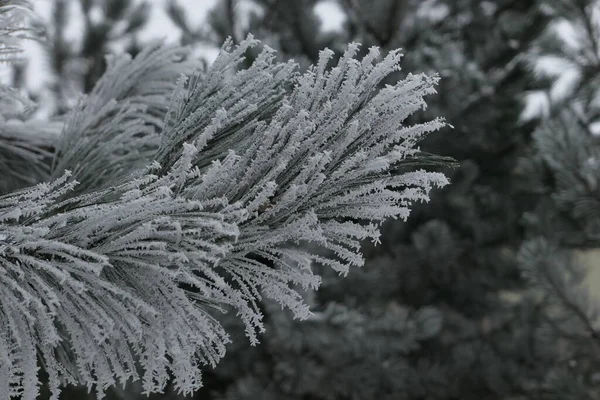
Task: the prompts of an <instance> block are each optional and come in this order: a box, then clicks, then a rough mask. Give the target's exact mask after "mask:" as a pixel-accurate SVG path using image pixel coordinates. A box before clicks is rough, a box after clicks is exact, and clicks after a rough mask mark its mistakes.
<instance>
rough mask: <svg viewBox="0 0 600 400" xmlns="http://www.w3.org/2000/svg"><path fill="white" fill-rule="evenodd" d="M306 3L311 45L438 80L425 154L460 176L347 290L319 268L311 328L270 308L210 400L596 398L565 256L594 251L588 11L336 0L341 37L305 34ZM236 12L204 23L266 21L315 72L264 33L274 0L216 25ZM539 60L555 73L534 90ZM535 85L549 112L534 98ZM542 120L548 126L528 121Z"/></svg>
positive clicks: (396, 230) (581, 299) (504, 1)
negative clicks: (439, 125) (365, 54)
mask: <svg viewBox="0 0 600 400" xmlns="http://www.w3.org/2000/svg"><path fill="white" fill-rule="evenodd" d="M224 3H228V4H227V6H226V5H225V4H224ZM239 3H241V2H238V4H239ZM300 3H303V4H304V8H303V11H302V12H293V13H291V14H292V15H293V18H296V19H298V20H299V22H297V24H298V25H300V26H303V25H304V26H311V27H312V29H311V31H312V32H313V34H312V38H313V40H315V41H317V42H318V41H319V40H324V39H323V38H327V40H329V41H330V43H340V42H344V41H349V40H357V41H360V42H362V43H363V44H365V46H364V47H363V49H365V48H368V47H369V46H370V45H377V46H380V47H381V48H382V49H383V50H384V51H386V50H391V49H395V48H403V49H404V51H406V57H405V59H404V64H403V65H404V66H408V67H407V69H408V70H409V71H425V72H430V71H440V75H441V77H442V80H441V83H440V94H439V96H437V97H436V98H435V99H432V101H430V102H429V103H428V106H429V107H428V110H427V111H428V112H430V113H431V114H433V115H436V114H437V115H445V116H447V117H448V121H449V123H451V124H452V125H453V126H454V128H455V129H454V130H453V131H452V132H451V133H450V134H448V135H445V136H444V137H440V136H439V135H433V136H431V137H429V138H427V139H425V141H424V142H423V146H422V149H423V150H424V151H429V152H433V153H436V154H443V155H447V156H452V157H455V158H457V159H458V160H459V161H460V164H461V167H460V168H459V169H458V170H456V171H452V170H450V171H447V173H448V174H449V175H450V176H451V178H452V181H453V185H452V186H450V187H449V188H447V189H445V190H444V191H443V192H442V194H441V195H440V196H437V197H435V198H434V200H433V202H432V203H431V204H428V205H427V206H424V207H417V208H416V209H415V210H414V211H413V215H412V217H411V219H410V220H409V221H408V223H406V224H402V223H395V222H393V221H392V222H389V223H387V224H386V226H385V227H384V231H383V235H382V239H381V240H382V245H381V246H377V247H372V246H370V245H368V244H365V252H366V256H367V261H366V265H365V266H364V267H363V268H362V269H360V270H352V271H351V272H350V273H349V276H348V277H347V278H346V279H344V280H341V281H340V280H339V279H337V277H336V276H335V274H331V273H329V272H327V271H325V272H324V282H323V285H322V287H321V289H320V291H319V292H317V293H314V294H313V304H314V305H313V308H314V309H315V310H317V313H316V315H315V316H314V317H313V318H311V319H310V320H309V321H308V322H298V323H294V322H290V321H289V320H287V319H285V317H284V314H283V313H282V312H281V311H279V310H278V309H277V308H276V307H273V308H268V309H267V313H266V315H267V325H266V327H267V333H266V335H265V337H264V340H263V345H262V346H260V347H257V348H240V347H237V346H236V347H233V348H232V350H231V351H230V353H229V356H228V357H227V358H226V360H225V362H224V363H223V364H222V365H221V367H220V368H219V369H217V370H216V371H215V374H216V375H214V376H213V375H211V377H212V378H213V379H212V381H211V382H210V385H209V387H206V388H205V389H204V390H206V395H205V396H208V397H210V394H212V396H213V397H215V398H226V399H254V398H260V399H269V398H273V399H278V398H290V399H340V398H344V399H345V398H352V399H372V398H384V399H385V398H390V399H392V398H393V399H415V400H416V399H447V400H450V399H498V400H505V399H531V398H534V399H586V398H589V399H594V398H597V396H598V385H599V379H598V375H597V368H598V365H600V364H599V363H598V361H599V359H598V355H599V354H598V352H597V351H596V349H597V347H596V346H597V345H596V337H597V333H596V332H597V331H596V329H597V325H596V318H597V315H596V309H597V307H596V306H595V305H594V302H593V300H592V299H591V298H590V297H589V293H588V292H587V289H586V288H585V287H581V282H582V280H583V279H584V278H585V276H586V275H587V271H586V270H585V269H584V268H583V266H582V265H580V263H578V261H577V258H576V257H574V256H573V254H572V253H573V250H574V249H577V250H578V252H577V253H576V254H581V251H582V250H583V249H590V248H597V246H598V243H597V238H598V232H597V227H598V225H597V221H598V219H597V218H598V215H597V213H598V211H597V210H598V205H597V202H598V200H599V192H598V189H597V185H596V183H595V182H596V180H597V177H598V172H599V171H598V170H597V168H598V163H597V162H596V161H595V159H596V158H597V143H596V142H597V140H596V138H595V137H594V136H593V135H591V134H590V133H589V132H593V129H594V127H595V125H594V122H595V118H597V117H598V114H597V113H596V112H597V108H594V107H593V106H592V105H593V104H594V103H593V99H594V98H597V97H596V96H595V95H596V94H597V93H598V92H597V87H598V85H597V83H594V77H597V76H598V75H597V71H599V70H600V69H599V68H598V66H597V65H596V64H597V60H598V54H600V53H599V52H598V49H597V45H596V43H597V42H598V38H599V37H600V36H599V35H598V31H597V24H598V23H597V22H595V21H596V20H595V19H594V18H596V16H597V14H596V13H597V11H595V8H594V7H596V5H595V4H594V3H593V2H591V1H580V0H570V1H509V0H497V1H482V2H473V1H449V0H448V1H443V0H439V1H436V0H434V1H410V0H406V1H394V0H378V1H375V2H373V1H360V0H343V1H342V0H340V1H339V2H338V4H340V6H341V7H340V8H341V10H343V11H344V13H345V14H346V25H345V29H344V30H343V31H342V32H339V33H337V36H334V35H333V34H332V33H328V34H324V33H322V32H320V31H319V30H318V28H317V27H315V22H314V21H316V19H315V14H314V12H313V7H314V3H310V2H298V4H300ZM231 4H232V2H221V3H220V5H219V6H218V8H217V11H216V12H215V13H216V15H217V16H219V15H221V16H222V18H221V19H218V18H216V19H213V20H212V21H216V22H214V23H215V24H216V26H215V29H214V30H215V31H216V32H219V35H221V36H223V35H228V34H229V35H231V34H232V32H231V30H230V31H227V30H226V29H227V27H229V29H231V27H232V26H237V27H238V28H237V29H238V30H239V29H240V28H239V27H240V26H245V27H246V29H252V28H253V27H254V28H256V26H261V27H263V26H270V29H271V31H269V32H266V31H261V34H262V35H263V36H261V37H264V38H269V40H271V43H275V45H276V46H278V47H279V48H285V49H291V50H288V54H287V55H288V56H289V57H298V56H300V58H301V59H302V58H304V59H309V60H310V58H311V54H313V52H314V51H315V49H309V50H306V47H303V43H302V41H303V39H302V38H301V37H300V38H297V39H296V36H295V34H294V33H293V26H292V25H291V24H290V23H287V24H281V26H280V25H276V24H275V23H272V24H271V25H268V21H269V20H268V19H266V17H265V16H267V15H271V14H269V13H270V12H275V11H272V10H277V9H278V7H280V8H281V9H285V4H286V2H285V1H271V2H265V4H263V3H262V2H261V3H260V4H262V6H263V8H262V10H259V11H258V12H257V13H256V16H255V17H254V19H250V24H246V25H244V24H243V23H241V22H238V23H237V24H236V23H235V22H234V23H229V24H224V23H222V22H221V21H223V20H227V18H228V20H229V21H232V20H233V18H232V15H233V16H235V13H231V10H234V11H235V8H234V7H232V6H231ZM228 10H229V12H230V16H229V17H227V18H225V17H223V16H226V15H227V14H226V12H227V11H228ZM262 18H264V20H263V19H262ZM252 21H255V23H256V24H257V25H252ZM263 21H267V23H266V24H265V23H263ZM317 26H318V25H317ZM557 26H558V27H562V28H563V29H564V28H565V26H571V27H575V29H576V30H580V32H579V34H578V35H577V36H575V37H572V38H571V43H574V44H575V45H576V46H575V49H574V48H572V47H568V46H566V45H565V43H561V41H559V40H558V38H557V37H556V35H555V34H553V33H555V32H556V29H557ZM224 29H225V31H224ZM205 37H210V35H207V36H205ZM285 40H289V41H292V42H294V41H296V42H295V43H292V44H290V43H285V44H284V42H285ZM304 44H306V41H305V43H304ZM332 47H334V48H335V46H332ZM544 57H552V58H553V60H554V61H556V59H557V58H560V59H561V60H562V61H561V62H562V63H559V64H556V63H555V66H554V67H553V69H549V71H550V74H549V75H550V76H544V79H542V80H539V79H537V78H538V77H539V75H540V74H539V73H536V71H538V70H539V71H542V72H544V71H545V70H544V69H543V67H537V69H536V65H537V64H536V61H539V60H540V59H543V58H544ZM556 65H558V66H556ZM564 65H568V66H569V67H570V69H569V70H567V71H566V72H567V73H565V74H561V72H562V71H563V70H566V68H564ZM532 66H533V70H532ZM400 74H402V73H400ZM548 85H551V86H548ZM565 86H567V88H568V90H567V91H565V89H564V88H565ZM546 88H547V89H548V92H549V95H548V96H547V97H549V98H550V100H549V101H546V103H543V104H548V107H546V108H544V107H542V106H540V104H539V101H538V102H537V103H532V101H533V100H535V99H538V100H539V98H540V97H541V93H544V92H546ZM561 88H562V92H561ZM565 93H566V94H565ZM553 94H554V95H556V94H560V95H561V96H558V97H556V96H554V97H553ZM544 96H546V95H544ZM573 96H575V101H571V97H573ZM524 98H525V99H528V100H529V101H528V102H527V103H526V106H525V107H524V103H523V99H524ZM584 98H587V99H586V100H584ZM567 100H568V101H567ZM543 104H542V105H543ZM532 107H533V108H532ZM532 110H533V111H532ZM536 110H538V111H539V110H541V111H542V115H541V116H542V117H552V118H551V120H549V121H541V122H540V121H536V120H534V119H532V118H531V117H530V116H531V115H532V114H533V115H536V113H535V112H534V111H536ZM582 110H585V111H584V112H583V113H582ZM536 116H539V115H536ZM419 117H421V118H427V113H425V114H424V116H416V117H413V118H415V120H416V121H418V120H419V119H418V118H419ZM523 117H527V118H523ZM534 131H535V132H536V133H535V134H533V135H532V133H533V132H534ZM586 132H588V133H586ZM449 137H451V140H450V139H449ZM595 265H598V262H597V261H596V263H595ZM284 321H286V322H284ZM232 323H234V322H233V321H232ZM211 398H212V397H211Z"/></svg>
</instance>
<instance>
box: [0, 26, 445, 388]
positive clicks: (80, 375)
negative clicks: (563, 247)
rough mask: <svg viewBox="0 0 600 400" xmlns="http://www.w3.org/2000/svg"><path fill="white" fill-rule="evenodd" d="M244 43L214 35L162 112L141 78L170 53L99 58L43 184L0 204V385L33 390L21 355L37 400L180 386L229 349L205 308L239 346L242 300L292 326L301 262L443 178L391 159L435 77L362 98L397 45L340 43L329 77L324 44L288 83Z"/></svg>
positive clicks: (267, 52) (341, 264) (160, 89)
mask: <svg viewBox="0 0 600 400" xmlns="http://www.w3.org/2000/svg"><path fill="white" fill-rule="evenodd" d="M258 44H259V43H258V41H256V40H254V39H253V38H252V37H249V38H248V39H246V40H245V41H243V42H242V43H241V44H240V45H238V46H233V45H232V44H231V43H230V42H227V43H226V44H225V45H224V47H223V49H222V51H221V53H220V55H219V57H218V58H217V59H216V61H215V62H214V64H212V66H211V67H210V68H209V69H208V70H206V71H198V72H195V73H194V74H192V75H191V76H189V77H186V76H184V75H182V76H181V77H180V78H179V80H178V81H177V84H176V88H175V90H174V91H173V94H172V96H171V100H170V104H169V106H168V107H167V108H163V107H162V104H163V101H164V99H162V98H161V96H164V92H165V91H166V90H167V89H169V88H170V86H169V85H170V84H171V83H169V82H168V81H167V80H165V81H164V86H160V84H158V83H157V84H155V85H150V86H146V85H144V80H145V79H146V78H145V77H146V76H147V75H145V74H146V72H147V71H148V70H149V69H152V68H151V66H152V65H155V64H156V63H157V62H159V61H161V60H166V59H167V58H168V57H167V58H165V57H164V54H171V55H176V54H178V52H180V51H182V50H180V49H177V48H165V49H159V48H157V47H156V48H153V49H149V50H148V51H146V52H144V53H142V54H140V55H139V56H138V58H136V59H135V60H133V61H131V60H128V59H125V60H124V61H123V60H114V61H113V62H112V63H111V64H110V65H109V69H108V71H107V73H106V75H105V77H104V78H103V80H102V81H101V82H100V83H99V85H98V86H97V87H96V89H95V90H94V91H93V92H92V93H91V94H90V95H89V96H88V97H87V98H85V99H83V100H82V101H81V103H80V105H79V106H78V107H77V108H76V109H75V110H74V111H73V113H72V114H71V115H70V117H69V119H68V122H67V123H66V124H65V128H64V129H63V133H62V138H61V140H60V143H59V145H58V146H57V151H56V153H55V155H54V162H53V170H52V172H51V176H52V179H51V180H50V181H49V182H48V183H42V184H39V185H37V186H34V187H30V188H27V189H23V190H20V191H16V192H12V193H9V194H7V195H5V196H3V197H0V264H1V269H0V290H1V291H2V294H1V296H0V307H1V308H2V313H1V314H0V315H1V316H0V318H1V320H0V327H1V328H0V368H2V369H3V370H2V371H0V377H1V378H3V379H0V393H2V394H6V393H8V394H9V395H11V396H21V397H22V398H24V399H34V398H35V397H36V394H37V386H38V385H39V383H38V378H37V375H36V374H37V362H36V359H37V357H38V355H39V357H40V359H41V360H42V361H43V365H44V369H45V370H46V372H47V373H48V374H49V381H50V388H51V390H52V394H53V398H55V399H57V398H58V394H59V386H60V385H62V384H65V383H71V384H85V385H87V386H88V387H89V388H90V389H91V388H92V387H95V389H96V390H97V392H98V394H99V397H101V395H102V393H103V392H104V390H105V389H106V388H107V387H109V386H111V385H115V384H117V383H122V384H124V383H125V382H126V381H127V380H129V379H132V380H141V381H142V386H143V389H144V391H145V392H146V393H152V392H159V391H161V390H162V389H163V388H164V387H165V385H166V383H167V381H168V380H169V379H170V377H171V376H172V377H173V379H174V381H173V382H174V385H175V387H176V388H177V389H178V390H179V391H180V392H183V393H191V392H193V391H195V390H197V389H198V388H199V387H200V386H201V385H202V382H201V375H200V368H201V367H202V366H204V365H210V366H215V365H216V363H217V362H218V360H219V359H220V358H222V357H223V355H224V353H225V344H226V343H227V342H228V340H229V337H228V335H227V333H226V332H225V331H224V329H223V327H222V326H221V324H220V323H219V321H218V320H217V319H215V317H214V314H212V313H211V310H213V309H215V308H216V309H217V310H223V311H226V310H230V309H233V310H234V311H235V312H236V313H237V314H238V315H239V317H240V318H241V320H242V321H243V322H244V324H245V326H246V333H247V336H248V337H249V339H250V341H251V343H253V344H254V343H257V341H258V337H257V334H258V333H260V332H261V331H262V330H263V329H264V326H263V322H262V315H261V312H260V310H259V307H258V302H259V301H260V300H261V299H262V297H267V298H270V299H273V300H275V301H277V302H278V303H279V304H280V305H281V306H283V307H287V308H289V309H291V310H292V311H293V313H294V315H295V317H298V318H306V317H308V316H309V315H310V311H309V309H308V307H307V306H306V305H305V303H304V302H303V300H302V297H301V295H300V294H299V292H298V291H296V289H295V288H296V287H297V286H298V285H299V286H304V287H312V288H316V287H318V285H319V283H320V278H319V276H317V275H316V274H314V273H313V268H312V266H313V264H315V263H319V264H322V265H326V266H330V267H332V268H333V269H335V270H336V271H338V272H339V273H340V274H346V273H347V271H348V268H349V267H350V266H361V265H362V264H363V257H362V255H361V252H360V243H361V241H362V240H364V239H371V240H373V241H375V242H377V241H378V240H379V224H380V223H382V222H383V221H385V220H386V219H388V218H398V217H399V218H403V219H406V218H407V217H408V215H409V212H410V207H411V205H412V204H413V203H414V202H416V201H427V200H428V196H429V192H430V190H431V189H432V188H433V187H436V186H437V187H441V186H444V185H446V184H447V183H448V181H447V179H446V177H445V176H444V175H443V174H441V173H433V172H426V171H424V170H417V171H414V170H413V169H412V168H409V167H412V165H414V163H415V161H418V160H419V156H420V153H419V150H418V148H417V147H416V145H417V143H418V142H419V140H420V139H422V138H423V137H424V136H425V135H426V134H428V133H430V132H432V131H435V130H437V129H440V128H441V127H443V126H444V122H443V120H440V119H438V120H434V121H430V122H428V123H425V124H418V125H406V124H405V123H404V121H405V119H406V118H407V117H408V116H409V115H411V114H412V113H414V112H415V111H417V110H419V109H421V108H423V107H425V102H424V96H426V95H428V94H431V93H434V85H435V83H436V81H437V78H435V77H427V76H424V75H410V74H409V75H408V77H407V78H406V79H404V80H401V81H399V82H397V83H396V84H395V85H387V86H385V87H383V88H381V89H379V87H380V84H381V82H382V80H383V79H384V78H386V77H387V76H388V75H389V74H390V73H392V72H394V71H397V70H398V69H399V66H398V65H399V61H400V54H399V53H398V52H397V51H394V52H391V53H390V54H389V55H387V56H386V57H385V58H383V60H381V61H377V60H378V59H379V52H378V50H377V49H376V48H372V49H370V50H369V52H368V54H367V55H366V56H365V57H364V58H363V59H362V60H357V59H356V58H355V57H356V54H357V51H358V45H356V44H352V45H350V46H349V47H348V49H347V51H346V53H345V54H344V55H343V56H342V58H341V59H340V61H339V63H338V64H337V65H336V66H334V67H333V68H328V67H327V64H328V61H329V59H330V57H331V56H332V53H331V52H330V51H328V50H325V51H322V52H321V54H320V58H319V63H318V64H317V65H315V66H313V67H312V68H310V69H309V70H308V71H307V72H306V73H304V74H299V73H298V72H296V65H295V64H294V63H293V62H288V63H279V62H277V61H276V60H275V54H274V51H273V50H271V49H269V48H267V47H265V48H264V49H263V50H262V52H261V53H260V55H259V56H258V57H257V58H256V60H255V62H254V63H252V65H251V66H250V67H248V68H247V69H242V70H237V69H236V68H237V66H239V65H240V63H241V62H242V60H243V56H244V54H245V53H246V51H247V50H248V49H249V48H250V47H253V46H256V45H258ZM159 55H160V56H159ZM164 66H165V68H164V69H162V70H161V69H158V70H160V71H164V73H165V74H166V75H164V76H165V77H167V78H168V76H169V75H168V74H167V70H168V68H167V63H165V64H164ZM158 70H156V69H155V71H158ZM156 73H157V74H159V75H160V74H162V73H163V72H156ZM155 82H161V80H159V79H158V80H156V81H155ZM127 85H129V86H127ZM156 85H158V86H156ZM134 86H135V87H136V88H137V89H135V90H134V89H132V87H134ZM130 90H134V91H137V92H136V93H137V94H135V95H133V94H131V93H130V92H129V91H130ZM152 93H155V94H156V96H152V95H151V94H152ZM125 94H127V96H125ZM122 97H123V98H124V97H126V98H127V100H123V101H119V99H120V98H122ZM113 99H114V100H113ZM161 110H162V111H161ZM161 112H163V113H164V119H162V122H157V121H156V117H157V115H160V113H161ZM154 128H156V129H154ZM427 159H428V160H431V159H435V156H428V158H427ZM407 169H409V171H408V172H407V171H406V170H407ZM306 244H316V245H319V246H320V247H322V248H326V249H329V250H331V256H323V255H322V254H321V253H318V254H317V253H316V252H313V251H311V250H309V249H310V248H313V247H309V246H305V245H306Z"/></svg>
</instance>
